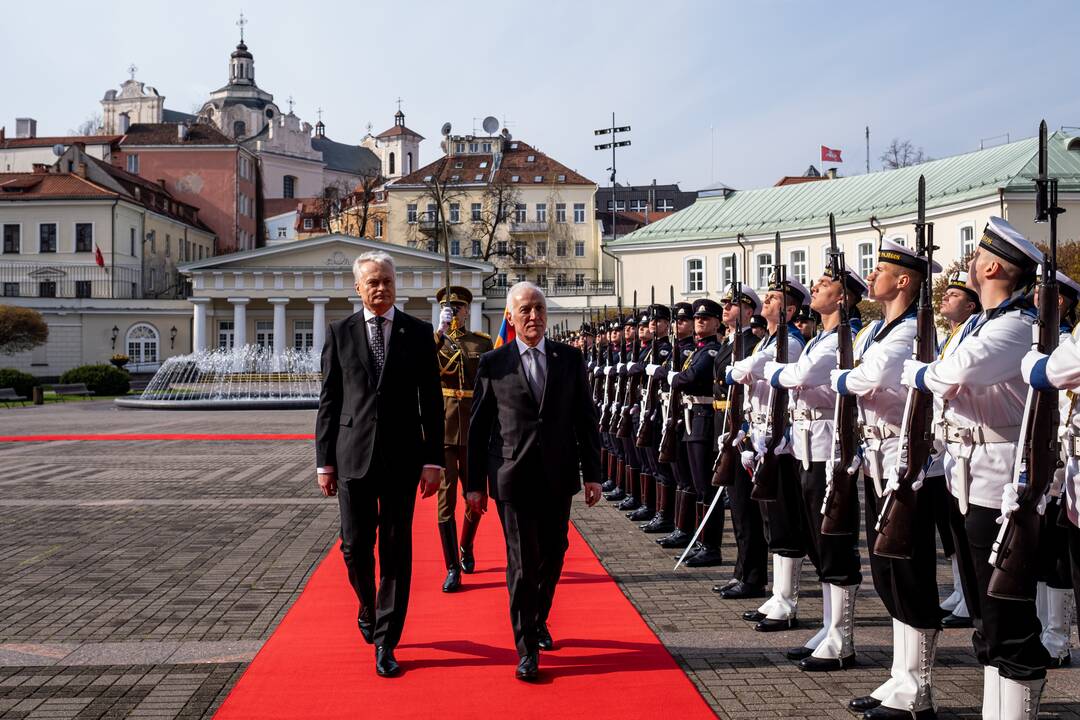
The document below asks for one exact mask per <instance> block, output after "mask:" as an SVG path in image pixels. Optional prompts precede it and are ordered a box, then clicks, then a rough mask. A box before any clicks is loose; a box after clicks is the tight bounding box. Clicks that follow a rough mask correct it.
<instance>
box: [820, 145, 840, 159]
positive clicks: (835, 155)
mask: <svg viewBox="0 0 1080 720" xmlns="http://www.w3.org/2000/svg"><path fill="white" fill-rule="evenodd" d="M821 162H823V163H827V162H837V163H842V162H844V161H843V160H841V159H840V151H839V150H834V149H832V148H830V147H825V146H824V145H822V146H821Z"/></svg>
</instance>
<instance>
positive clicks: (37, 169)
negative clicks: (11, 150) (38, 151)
mask: <svg viewBox="0 0 1080 720" xmlns="http://www.w3.org/2000/svg"><path fill="white" fill-rule="evenodd" d="M49 167H50V166H49V165H48V164H47V163H34V165H33V169H34V174H35V175H44V174H45V173H47V172H49Z"/></svg>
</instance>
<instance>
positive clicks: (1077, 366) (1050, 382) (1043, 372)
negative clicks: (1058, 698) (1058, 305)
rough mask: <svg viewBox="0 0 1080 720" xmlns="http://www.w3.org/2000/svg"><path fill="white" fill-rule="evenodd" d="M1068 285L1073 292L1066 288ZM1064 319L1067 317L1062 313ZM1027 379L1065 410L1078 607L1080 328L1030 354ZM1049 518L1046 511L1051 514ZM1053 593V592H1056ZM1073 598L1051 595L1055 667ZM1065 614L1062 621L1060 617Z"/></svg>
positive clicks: (1061, 661)
mask: <svg viewBox="0 0 1080 720" xmlns="http://www.w3.org/2000/svg"><path fill="white" fill-rule="evenodd" d="M1064 280H1066V278H1064V277H1063V276H1062V275H1061V274H1060V273H1059V274H1058V282H1059V283H1060V286H1059V290H1060V291H1061V294H1062V295H1064V296H1070V297H1071V296H1072V295H1073V294H1074V293H1076V292H1077V288H1076V285H1077V284H1076V283H1075V282H1064ZM1066 285H1068V286H1069V287H1068V289H1066ZM1071 302H1072V306H1071V308H1072V309H1071V313H1070V315H1071V318H1070V319H1071V320H1075V319H1076V318H1075V315H1076V302H1077V301H1076V298H1075V297H1071ZM1063 316H1064V313H1063ZM1022 367H1023V373H1024V379H1025V380H1026V381H1027V383H1028V384H1029V385H1031V387H1032V388H1033V389H1035V390H1052V389H1054V388H1057V389H1058V390H1060V391H1061V396H1062V402H1061V407H1062V408H1063V411H1062V414H1061V425H1062V430H1063V432H1062V434H1061V440H1062V454H1063V455H1064V456H1065V468H1064V477H1063V478H1062V485H1063V490H1062V493H1061V494H1062V495H1063V496H1064V498H1065V508H1064V511H1065V514H1066V516H1067V520H1068V523H1067V525H1066V526H1065V533H1066V535H1067V547H1068V550H1069V556H1070V558H1071V562H1070V565H1071V571H1072V587H1073V593H1074V597H1073V598H1071V599H1073V600H1076V604H1080V500H1078V499H1080V412H1078V407H1077V406H1078V404H1080V400H1078V398H1080V324H1074V328H1073V331H1072V333H1071V334H1070V336H1069V337H1063V338H1062V339H1061V341H1060V343H1059V344H1058V346H1057V348H1056V349H1055V350H1054V352H1053V353H1051V354H1050V355H1049V356H1047V355H1044V354H1042V353H1040V352H1038V351H1037V350H1032V351H1030V352H1029V353H1028V354H1027V355H1026V356H1025V357H1024V361H1023V366H1022ZM1049 514H1050V513H1049V512H1047V513H1046V515H1049ZM1051 590H1052V588H1051ZM1069 600H1070V598H1064V597H1055V595H1054V594H1053V593H1049V594H1048V596H1047V610H1046V615H1047V625H1045V626H1044V629H1043V637H1042V641H1043V645H1045V646H1047V649H1049V650H1050V652H1051V660H1054V659H1057V660H1058V662H1057V663H1055V665H1056V666H1058V667H1060V666H1062V665H1067V664H1069V661H1068V658H1069V640H1068V638H1069V635H1070V632H1071V631H1070V629H1069V626H1070V624H1071V617H1072V611H1073V609H1074V608H1075V606H1076V605H1075V604H1073V603H1070V602H1069ZM1057 615H1060V617H1061V619H1060V621H1056V620H1057V618H1056V616H1057ZM1048 630H1050V631H1052V632H1054V633H1055V639H1056V640H1057V641H1058V645H1057V646H1054V645H1053V642H1051V641H1048V640H1049V638H1047V631H1048Z"/></svg>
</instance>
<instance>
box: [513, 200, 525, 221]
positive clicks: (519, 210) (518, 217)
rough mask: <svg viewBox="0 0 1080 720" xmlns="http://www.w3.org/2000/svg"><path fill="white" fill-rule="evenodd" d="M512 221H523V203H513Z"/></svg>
mask: <svg viewBox="0 0 1080 720" xmlns="http://www.w3.org/2000/svg"><path fill="white" fill-rule="evenodd" d="M514 222H516V223H523V222H525V203H517V204H516V205H514Z"/></svg>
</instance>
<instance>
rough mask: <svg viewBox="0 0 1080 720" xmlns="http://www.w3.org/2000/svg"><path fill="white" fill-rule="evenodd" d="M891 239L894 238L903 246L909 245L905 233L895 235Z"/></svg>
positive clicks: (895, 241) (894, 240) (893, 239)
mask: <svg viewBox="0 0 1080 720" xmlns="http://www.w3.org/2000/svg"><path fill="white" fill-rule="evenodd" d="M889 239H890V240H892V241H893V242H894V243H896V244H897V245H900V246H902V247H907V237H905V236H904V235H893V236H892V237H891V238H889Z"/></svg>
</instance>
